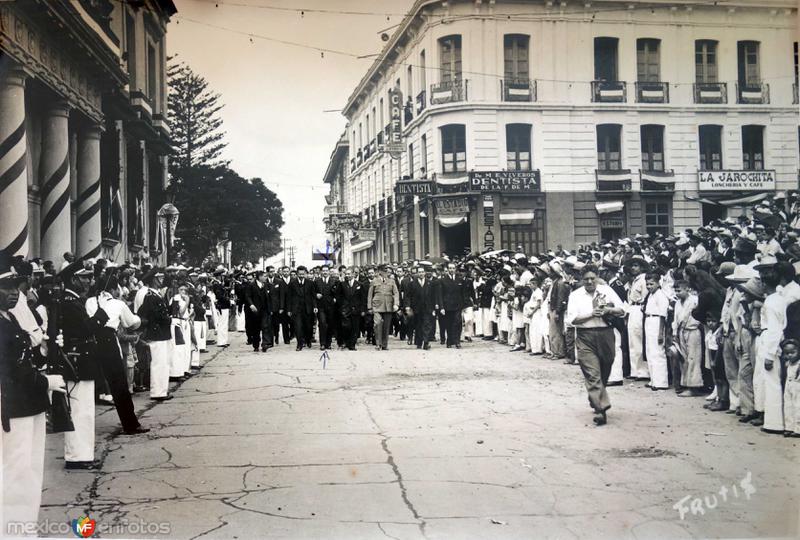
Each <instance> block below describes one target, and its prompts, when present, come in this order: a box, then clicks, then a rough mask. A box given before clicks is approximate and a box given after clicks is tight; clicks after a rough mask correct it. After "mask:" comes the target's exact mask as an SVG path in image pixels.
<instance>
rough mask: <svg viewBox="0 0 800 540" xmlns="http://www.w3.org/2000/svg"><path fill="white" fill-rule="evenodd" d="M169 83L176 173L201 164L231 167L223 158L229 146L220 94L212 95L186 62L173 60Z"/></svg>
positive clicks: (171, 164) (171, 59)
mask: <svg viewBox="0 0 800 540" xmlns="http://www.w3.org/2000/svg"><path fill="white" fill-rule="evenodd" d="M167 78H168V82H169V107H168V109H169V113H168V114H169V123H170V130H171V132H172V142H173V146H175V153H174V154H173V155H172V156H171V158H170V167H171V169H172V170H173V171H176V172H177V171H181V170H183V169H190V168H192V167H195V166H198V165H204V166H208V167H215V166H219V165H228V162H226V161H224V160H222V159H221V157H220V156H221V155H222V151H223V150H224V149H225V147H226V146H227V144H228V143H227V142H225V140H224V139H225V132H224V131H222V119H221V118H220V117H219V111H220V110H221V109H222V108H223V107H224V105H223V104H222V103H221V101H220V99H221V96H220V94H217V93H215V92H213V91H212V90H211V89H210V88H209V86H208V81H206V80H205V79H204V78H203V77H201V76H199V75H197V74H196V73H194V72H193V71H192V69H191V68H190V67H189V66H187V65H186V64H185V63H183V62H177V61H175V60H174V57H171V58H170V62H169V64H168V67H167Z"/></svg>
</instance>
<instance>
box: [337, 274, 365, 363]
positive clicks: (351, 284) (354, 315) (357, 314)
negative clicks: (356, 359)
mask: <svg viewBox="0 0 800 540" xmlns="http://www.w3.org/2000/svg"><path fill="white" fill-rule="evenodd" d="M365 293H366V289H364V287H362V286H361V282H359V281H358V280H357V279H355V277H353V269H352V268H347V269H345V270H344V279H343V280H342V281H341V282H340V283H339V286H338V287H337V288H336V309H337V311H338V314H339V317H340V319H339V322H340V324H341V330H342V337H343V340H344V341H343V343H344V344H345V345H346V346H347V348H348V349H349V350H351V351H355V350H356V342H357V341H358V337H359V335H360V334H361V329H360V324H361V318H362V317H363V316H364V313H366V308H365V302H366V294H365Z"/></svg>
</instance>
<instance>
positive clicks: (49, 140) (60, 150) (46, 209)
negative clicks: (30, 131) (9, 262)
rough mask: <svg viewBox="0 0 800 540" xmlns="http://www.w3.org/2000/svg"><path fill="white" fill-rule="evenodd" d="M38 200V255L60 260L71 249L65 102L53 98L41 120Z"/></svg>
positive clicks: (67, 125)
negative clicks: (39, 211)
mask: <svg viewBox="0 0 800 540" xmlns="http://www.w3.org/2000/svg"><path fill="white" fill-rule="evenodd" d="M39 178H40V180H39V188H40V195H41V200H42V214H41V215H42V223H41V237H42V248H41V257H42V259H44V260H46V261H53V262H55V263H56V264H57V265H58V264H60V262H61V260H62V256H63V254H64V252H66V251H72V239H71V234H70V231H71V224H70V207H69V105H68V104H67V102H66V101H64V100H57V101H55V102H53V103H52V104H51V105H50V107H49V108H48V109H47V111H46V112H45V115H44V121H43V122H42V156H41V160H40V162H39Z"/></svg>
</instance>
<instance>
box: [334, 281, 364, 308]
mask: <svg viewBox="0 0 800 540" xmlns="http://www.w3.org/2000/svg"><path fill="white" fill-rule="evenodd" d="M366 303H367V290H366V289H365V288H364V287H363V285H362V284H361V282H360V281H358V280H357V279H354V280H353V286H352V287H351V286H350V284H349V283H348V282H347V280H343V281H340V282H339V284H338V286H337V287H336V307H337V308H338V310H339V314H340V315H341V316H343V317H349V316H351V315H361V313H362V312H366V311H367V304H366Z"/></svg>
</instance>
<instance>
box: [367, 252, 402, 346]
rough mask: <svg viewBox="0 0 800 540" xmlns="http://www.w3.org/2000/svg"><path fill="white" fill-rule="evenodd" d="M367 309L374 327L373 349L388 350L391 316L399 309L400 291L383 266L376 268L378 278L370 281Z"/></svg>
mask: <svg viewBox="0 0 800 540" xmlns="http://www.w3.org/2000/svg"><path fill="white" fill-rule="evenodd" d="M367 307H368V308H369V311H370V312H371V313H372V317H373V322H374V327H375V348H376V349H377V350H379V351H380V350H384V351H385V350H387V349H388V348H389V334H390V333H391V328H392V314H393V313H394V312H396V311H397V310H398V309H400V291H398V290H397V283H396V282H395V280H394V279H393V278H390V277H389V276H388V271H387V268H386V265H385V264H382V265H380V266H379V267H378V277H376V278H375V279H373V280H372V283H370V286H369V290H368V291H367Z"/></svg>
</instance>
